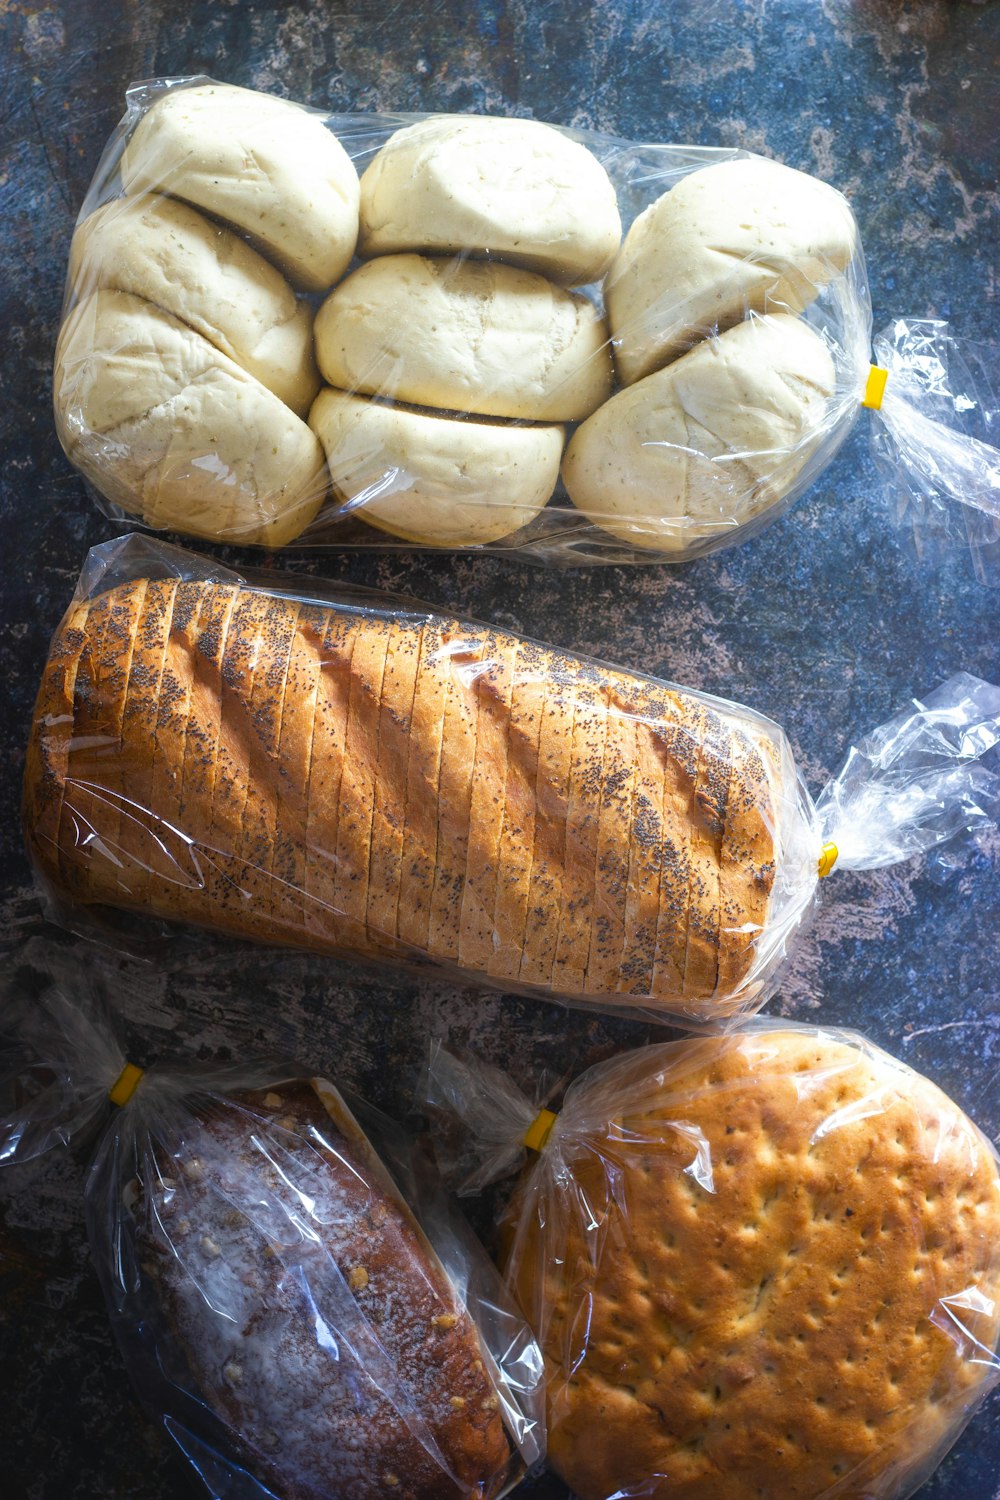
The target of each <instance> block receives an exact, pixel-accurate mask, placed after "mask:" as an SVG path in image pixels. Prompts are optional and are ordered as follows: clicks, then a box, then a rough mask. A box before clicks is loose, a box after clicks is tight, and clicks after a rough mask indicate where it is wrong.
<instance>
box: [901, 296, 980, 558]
mask: <svg viewBox="0 0 1000 1500" xmlns="http://www.w3.org/2000/svg"><path fill="white" fill-rule="evenodd" d="M875 357H876V359H878V361H879V363H880V364H881V365H883V366H884V367H885V368H886V370H887V371H888V376H889V378H888V383H887V386H886V392H885V399H884V401H883V403H882V410H881V413H880V415H881V419H882V420H881V421H880V422H876V423H875V424H874V425H873V427H872V450H873V453H874V456H875V462H876V467H877V468H878V470H879V473H880V475H881V477H882V480H883V483H884V485H885V488H886V493H887V495H888V498H889V502H890V506H891V508H892V511H893V513H894V518H895V520H896V523H897V525H899V526H900V527H901V528H903V530H904V533H905V532H906V531H908V532H909V533H910V536H911V540H912V544H913V548H914V550H915V552H916V554H917V557H918V559H919V560H920V561H924V560H925V559H930V560H931V561H936V560H938V559H939V558H941V557H943V556H945V555H947V554H949V553H952V552H956V551H958V552H964V551H968V552H970V553H971V555H972V560H973V564H974V566H975V570H976V574H977V576H978V578H979V579H980V581H981V582H983V583H990V584H995V583H996V582H998V581H1000V568H998V566H997V563H998V560H1000V547H998V542H1000V449H998V446H997V441H998V434H1000V407H998V404H997V399H996V396H995V394H994V391H993V377H992V375H991V365H990V359H989V355H988V353H987V350H986V349H985V348H984V347H983V346H981V345H978V344H976V343H974V342H972V341H971V340H961V339H956V338H955V337H954V336H953V335H952V334H951V332H950V330H949V328H948V325H947V323H943V322H941V321H940V320H938V319H924V320H919V319H916V320H915V319H909V320H907V319H898V320H897V321H896V322H895V323H893V324H891V325H890V327H888V328H886V329H885V330H883V332H882V333H881V334H879V336H878V337H877V338H876V340H875ZM900 455H905V457H906V462H905V463H901V462H900Z"/></svg>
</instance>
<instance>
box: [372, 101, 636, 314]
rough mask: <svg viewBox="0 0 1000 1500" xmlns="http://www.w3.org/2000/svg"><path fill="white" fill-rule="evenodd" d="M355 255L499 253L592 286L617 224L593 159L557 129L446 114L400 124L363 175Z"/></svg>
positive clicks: (617, 233)
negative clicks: (359, 229)
mask: <svg viewBox="0 0 1000 1500" xmlns="http://www.w3.org/2000/svg"><path fill="white" fill-rule="evenodd" d="M360 212H361V234H360V239H359V242H358V254H359V255H362V256H365V257H366V258H367V257H368V256H372V255H394V254H396V253H397V252H399V251H401V250H420V251H425V252H428V253H430V254H435V255H439V254H442V253H443V254H448V255H456V254H467V255H479V256H485V255H488V256H490V257H495V258H496V259H498V260H505V261H509V262H510V263H511V264H512V265H517V266H524V267H525V268H526V269H527V270H529V271H538V272H540V273H541V274H542V275H543V276H548V277H550V278H551V279H552V280H553V281H558V282H561V283H562V284H563V285H565V286H576V285H579V284H582V283H583V282H587V281H596V280H597V279H598V278H599V277H601V276H603V275H604V273H605V271H606V270H607V269H608V267H609V265H610V264H611V261H612V258H613V257H614V255H615V253H616V252H617V250H618V246H619V242H620V240H621V219H620V218H619V215H618V203H617V199H616V197H615V190H614V188H613V187H612V185H611V179H610V178H609V177H608V174H607V172H606V171H605V170H604V168H603V167H602V166H601V164H600V162H599V161H598V160H597V157H596V156H594V155H593V154H592V152H590V151H588V150H587V148H586V146H581V145H580V144H579V143H578V142H577V141H573V140H570V138H569V137H568V136H566V135H563V134H562V133H561V132H560V131H558V130H555V129H554V128H553V127H552V126H551V125H543V124H542V123H541V122H540V121H538V120H511V119H505V118H502V117H501V116H498V115H438V116H435V117H433V118H431V119H427V120H420V121H419V122H418V123H417V124H416V125H408V126H406V127H405V129H403V130H397V131H396V133H395V135H392V136H390V137H389V139H388V141H387V142H386V143H385V145H384V146H383V147H382V149H381V151H379V153H378V155H377V156H376V157H375V159H374V160H373V161H372V164H371V166H370V167H368V169H367V171H366V172H365V173H364V175H363V176H362V179H361V210H360Z"/></svg>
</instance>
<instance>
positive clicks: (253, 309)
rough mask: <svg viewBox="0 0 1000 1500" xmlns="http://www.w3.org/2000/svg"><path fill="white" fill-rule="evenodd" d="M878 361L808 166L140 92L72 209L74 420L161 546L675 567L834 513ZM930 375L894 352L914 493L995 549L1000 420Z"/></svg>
mask: <svg viewBox="0 0 1000 1500" xmlns="http://www.w3.org/2000/svg"><path fill="white" fill-rule="evenodd" d="M919 326H920V327H921V328H922V329H924V333H923V335H922V337H923V338H924V340H925V341H926V340H927V338H928V337H929V338H930V339H931V342H932V343H933V344H937V343H940V344H941V347H942V348H943V347H944V345H945V344H946V343H947V341H948V335H947V331H946V330H945V329H944V328H943V325H936V327H937V332H936V333H935V334H933V335H928V334H927V333H926V328H927V325H919ZM870 346H871V314H870V307H869V296H868V285H867V279H866V275H865V268H864V260H863V256H862V252H861V243H860V236H859V233H858V228H857V225H856V223H855V221H854V217H853V215H852V213H851V210H850V207H849V206H848V204H847V202H846V200H845V199H844V198H843V197H842V196H841V195H840V194H839V193H838V192H837V191H836V190H835V189H834V188H833V187H831V186H829V185H828V184H826V183H823V182H821V181H819V180H818V179H816V178H814V177H810V176H808V175H807V174H805V173H803V172H798V171H795V170H793V169H792V168H791V167H787V166H783V165H782V164H780V163H778V162H773V161H767V160H764V159H763V158H760V157H756V156H752V155H750V154H749V153H747V152H744V151H736V150H714V149H708V148H704V147H696V146H655V145H640V144H637V143H635V142H630V141H626V140H621V139H617V138H614V137H611V136H605V135H599V134H596V133H594V132H588V131H579V130H567V129H562V128H559V127H555V126H552V125H547V124H543V123H541V122H539V121H536V120H523V119H507V118H501V117H497V116H486V115H360V114H356V115H351V114H332V115H327V114H323V113H321V112H319V111H315V110H309V109H306V108H304V107H302V106H300V105H298V104H294V103H291V102H289V101H287V100H284V99H279V98H275V97H273V96H271V95H267V94H257V93H254V92H253V91H252V90H249V89H242V88H236V87H233V86H232V85H229V84H225V83H217V82H213V81H212V80H211V79H205V78H179V79H172V80H158V81H156V82H153V83H145V84H137V85H135V86H133V87H132V88H131V89H130V90H129V91H128V95H127V113H126V115H125V118H124V119H123V121H122V122H121V124H120V126H119V127H118V130H117V131H116V133H115V135H114V136H113V137H112V140H111V142H110V144H109V146H108V148H107V150H106V151H105V154H104V157H103V159H102V161H101V164H100V166H99V168H98V171H97V174H96V176H95V178H94V181H93V183H92V185H91V188H90V191H89V193H88V195H87V198H86V200H85V202H84V204H83V207H82V209H81V212H80V218H79V221H78V225H77V229H76V233H75V235H74V239H73V244H72V247H71V251H70V264H69V275H68V280H67V289H66V301H65V308H64V321H63V326H62V331H61V333H60V337H59V343H58V347H57V350H56V361H55V375H54V391H55V410H56V422H57V428H58V431H59V435H60V438H61V441H62V443H63V446H64V448H65V450H66V452H67V454H68V455H69V457H70V458H71V460H72V461H73V463H75V464H76V466H77V467H78V468H79V469H80V470H81V471H82V473H83V475H84V476H85V478H86V480H87V481H88V482H89V483H90V484H91V485H92V486H93V487H94V488H95V489H96V491H97V492H98V495H99V498H100V499H101V503H102V504H103V505H104V507H105V509H106V510H108V512H109V513H110V514H112V515H114V516H116V517H123V516H126V515H127V516H130V517H132V516H134V517H138V518H140V519H141V520H142V521H143V522H144V523H145V524H146V525H148V526H150V527H153V528H160V529H169V530H172V531H176V532H183V533H186V534H187V535H189V536H195V537H204V538H207V539H209V540H213V541H225V542H242V543H248V544H253V545H259V546H265V547H270V548H275V547H284V546H288V545H291V544H293V543H295V542H296V541H298V542H301V543H304V544H306V545H308V546H316V545H330V546H337V547H345V546H349V547H378V546H381V547H400V546H407V547H447V548H460V549H470V548H482V547H489V548H491V549H493V550H499V551H502V552H505V553H507V554H510V555H514V556H517V557H526V558H535V559H538V560H541V561H546V562H553V563H574V562H575V563H581V562H582V563H594V562H616V563H620V562H652V561H667V562H679V561H683V560H685V559H688V558H692V557H696V556H698V555H700V554H702V553H706V552H710V551H712V550H714V549H716V548H718V547H722V546H728V545H731V544H733V543H735V542H738V541H741V540H743V539H745V538H747V537H749V536H751V535H753V534H754V533H755V532H756V531H758V530H759V529H760V528H761V527H762V526H763V525H765V524H767V523H768V522H769V521H771V520H773V519H774V518H775V517H776V516H779V515H781V514H782V513H783V512H784V511H785V510H786V509H787V508H788V507H789V506H790V505H791V504H792V502H793V501H794V500H795V499H796V497H797V496H798V495H800V494H801V493H802V492H803V491H804V490H805V489H806V488H808V486H809V485H811V484H812V482H813V481H814V480H815V479H816V477H817V476H818V475H819V474H820V473H821V471H822V470H823V469H824V468H825V467H826V465H827V464H828V463H829V462H830V460H831V459H832V457H833V455H834V453H835V452H836V450H837V448H838V447H839V445H840V443H841V442H842V441H843V439H844V438H845V436H846V435H847V432H848V430H849V429H850V427H851V425H852V423H853V422H854V420H855V418H856V417H857V415H858V412H859V410H860V408H861V405H862V404H866V405H869V406H878V404H879V402H880V401H881V394H882V389H883V386H884V380H885V375H886V370H885V369H884V368H882V369H875V368H874V367H872V366H871V363H870ZM879 348H880V350H881V345H880V346H879ZM926 353H927V351H926V349H916V348H910V347H903V346H902V345H900V344H899V342H898V341H897V344H896V346H895V348H894V350H893V352H892V357H891V358H889V357H888V355H887V354H886V353H885V351H884V350H882V352H881V353H880V354H879V358H880V359H882V360H883V362H884V363H885V364H887V365H888V366H889V379H890V386H889V390H890V395H891V399H890V400H889V404H888V406H887V407H886V408H885V425H884V426H883V427H882V428H881V429H880V430H879V436H878V443H879V446H880V448H881V449H885V450H888V453H889V455H890V458H889V462H888V468H889V470H890V472H891V476H892V478H891V484H890V487H891V489H892V490H893V494H894V497H895V496H896V495H898V493H899V491H900V490H901V489H902V490H904V491H910V490H912V489H914V488H916V489H917V490H918V491H919V492H920V493H921V494H926V491H927V489H928V486H929V485H931V486H933V488H934V493H935V494H936V495H937V496H938V497H939V499H940V500H941V502H942V504H943V506H944V509H945V511H946V513H947V514H948V516H949V517H950V518H951V520H950V524H951V526H952V527H953V528H954V527H961V525H962V524H963V523H962V521H961V519H960V518H962V517H965V518H966V521H965V524H966V525H968V524H971V523H970V522H969V520H968V518H969V517H970V516H973V515H976V516H981V515H982V514H983V513H984V512H985V514H986V515H987V516H989V517H992V520H993V522H994V523H995V521H996V508H995V503H993V502H991V500H990V494H991V492H992V491H994V490H995V479H996V473H997V458H996V452H995V449H994V448H991V447H990V446H989V437H988V434H987V433H986V432H985V430H984V431H976V432H971V431H970V423H969V417H968V412H969V410H970V407H969V403H970V401H971V403H972V409H973V410H976V409H978V406H979V405H980V404H981V402H980V395H979V392H978V390H977V389H976V388H973V389H972V392H971V395H970V393H969V391H968V389H967V388H966V387H964V386H959V385H954V384H950V383H949V379H948V378H947V377H945V378H942V379H938V380H937V381H936V383H935V386H934V391H933V394H931V395H928V394H927V391H926V389H925V385H921V384H920V382H925V383H926V378H927V368H928V365H927V357H926ZM986 388H988V387H983V389H986ZM948 399H951V401H952V407H951V408H950V409H949V407H948ZM942 402H943V405H942ZM904 428H915V429H916V430H917V432H918V434H919V437H918V441H917V443H916V444H914V443H913V442H912V440H911V433H910V432H909V431H908V430H907V431H904ZM977 444H978V446H977ZM970 445H971V446H970ZM984 465H985V466H986V469H987V470H988V472H989V473H991V474H992V475H993V483H992V487H991V484H990V482H989V481H988V480H986V479H984V478H982V475H981V471H982V469H983V466H984ZM970 466H971V468H972V469H974V470H976V471H977V472H980V478H979V481H978V483H977V484H976V485H975V486H973V488H972V490H971V491H970V486H969V483H968V480H969V473H970ZM897 509H898V506H897ZM925 513H926V506H924V507H922V508H921V507H911V509H910V512H909V513H908V514H912V515H913V516H914V517H917V518H918V519H919V517H920V516H923V515H924V514H925ZM978 528H979V529H978V531H976V533H975V534H976V536H977V537H980V539H981V533H982V531H983V530H984V528H985V530H986V531H989V522H988V521H985V520H980V521H979V522H978Z"/></svg>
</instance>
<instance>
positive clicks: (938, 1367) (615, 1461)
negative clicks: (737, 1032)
mask: <svg viewBox="0 0 1000 1500" xmlns="http://www.w3.org/2000/svg"><path fill="white" fill-rule="evenodd" d="M665 1051H666V1053H667V1054H668V1055H669V1056H665ZM635 1060H636V1071H635V1073H634V1074H633V1076H632V1077H631V1078H628V1079H625V1080H624V1081H623V1083H622V1091H621V1095H620V1097H619V1099H617V1100H614V1099H609V1102H608V1110H607V1121H608V1123H607V1126H604V1125H603V1124H601V1125H599V1126H595V1127H594V1128H593V1129H591V1128H590V1127H588V1128H587V1130H586V1131H585V1132H581V1134H580V1137H579V1139H578V1140H575V1139H574V1137H573V1133H572V1131H568V1132H566V1133H565V1134H564V1135H563V1137H562V1138H561V1142H560V1143H559V1144H558V1145H557V1149H558V1150H559V1151H560V1153H561V1165H560V1174H559V1178H558V1181H559V1182H560V1183H562V1182H563V1181H564V1180H566V1179H569V1180H570V1182H571V1191H569V1192H567V1193H562V1194H561V1195H560V1204H559V1206H558V1208H556V1206H555V1205H553V1204H550V1203H547V1202H546V1201H545V1200H544V1199H543V1201H542V1203H541V1204H540V1205H539V1206H538V1212H537V1213H532V1214H530V1215H528V1216H526V1217H525V1218H524V1219H523V1220H522V1221H521V1226H520V1233H519V1235H518V1238H517V1240H516V1242H515V1246H514V1255H513V1260H512V1262H511V1265H510V1268H509V1275H510V1277H511V1279H512V1281H513V1284H514V1287H515V1290H516V1292H517V1295H518V1297H519V1299H520V1302H521V1305H522V1307H523V1308H524V1309H526V1310H529V1316H530V1320H531V1321H532V1323H533V1327H534V1331H535V1333H536V1335H537V1336H539V1338H540V1342H541V1344H542V1347H543V1353H544V1355H545V1361H546V1377H547V1395H548V1405H549V1423H548V1431H549V1460H550V1462H551V1463H552V1464H553V1467H554V1468H555V1469H556V1470H557V1472H558V1473H559V1474H560V1475H561V1476H562V1478H563V1479H564V1480H565V1482H566V1483H567V1484H568V1485H569V1486H570V1487H571V1488H572V1490H573V1492H574V1494H577V1495H579V1496H580V1497H581V1500H606V1497H607V1496H608V1495H611V1494H640V1493H641V1494H642V1495H644V1496H646V1495H648V1496H649V1497H650V1500H754V1497H757V1496H759V1495H761V1494H765V1495H777V1494H780V1495H781V1496H782V1500H815V1497H816V1496H817V1495H825V1494H827V1493H830V1494H833V1493H836V1494H837V1495H840V1494H843V1495H844V1496H845V1497H851V1500H859V1497H861V1496H863V1495H864V1496H867V1495H872V1494H882V1493H883V1491H884V1486H885V1484H886V1480H887V1478H888V1476H889V1474H891V1476H892V1493H893V1494H895V1493H897V1490H898V1492H899V1493H909V1489H908V1486H907V1483H906V1482H904V1481H905V1480H906V1478H907V1476H909V1479H910V1483H911V1484H912V1483H915V1482H918V1481H919V1478H920V1477H921V1473H922V1466H924V1465H926V1464H927V1463H928V1462H933V1460H934V1458H935V1456H939V1454H940V1452H941V1451H942V1450H943V1448H945V1447H947V1446H948V1442H949V1438H950V1436H953V1435H954V1433H953V1431H952V1432H950V1431H949V1429H950V1428H951V1426H952V1424H953V1423H955V1422H956V1421H957V1420H960V1418H961V1415H962V1409H963V1407H964V1406H965V1405H966V1404H967V1403H968V1402H969V1401H970V1400H971V1399H974V1395H975V1391H976V1388H977V1386H979V1385H980V1383H981V1382H982V1380H983V1379H984V1378H985V1377H986V1376H987V1373H988V1369H989V1364H988V1362H986V1361H983V1360H982V1359H980V1360H979V1361H976V1360H975V1359H974V1358H973V1357H972V1355H971V1349H972V1345H971V1343H970V1342H969V1341H968V1340H965V1341H964V1342H963V1339H962V1337H961V1336H960V1335H959V1334H958V1333H957V1330H951V1329H950V1325H949V1326H948V1327H946V1324H945V1321H944V1320H943V1319H942V1317H941V1316H940V1312H939V1313H938V1316H937V1317H932V1314H934V1313H935V1309H942V1307H943V1305H944V1302H945V1299H948V1298H953V1299H960V1301H959V1302H958V1303H957V1305H956V1318H957V1321H958V1322H959V1323H961V1324H962V1325H964V1326H965V1327H967V1328H969V1330H970V1332H971V1334H972V1336H973V1337H974V1338H977V1339H978V1340H979V1341H980V1342H981V1345H982V1346H983V1347H984V1348H986V1349H993V1348H995V1347H996V1344H997V1339H998V1336H1000V1252H998V1246H1000V1178H998V1173H997V1166H996V1162H995V1159H994V1157H993V1155H992V1154H991V1151H990V1148H989V1146H988V1144H987V1143H986V1142H985V1141H984V1139H983V1138H982V1137H981V1136H980V1135H979V1134H978V1132H977V1131H976V1130H975V1127H974V1126H973V1125H972V1124H971V1122H969V1121H968V1120H967V1119H966V1118H965V1117H964V1116H963V1115H962V1113H961V1111H960V1110H958V1108H957V1107H956V1106H955V1105H954V1104H952V1103H951V1101H950V1100H948V1099H947V1098H946V1097H945V1096H944V1095H943V1094H942V1093H941V1092H940V1091H939V1090H938V1089H936V1088H935V1087H934V1086H933V1085H932V1084H930V1083H928V1082H927V1080H925V1079H922V1078H920V1077H919V1075H917V1074H914V1073H912V1072H911V1071H910V1070H909V1069H906V1068H903V1067H902V1066H901V1065H898V1064H896V1063H894V1062H893V1061H892V1060H891V1059H889V1058H886V1057H885V1056H884V1055H877V1056H875V1057H870V1056H867V1055H866V1054H863V1053H862V1052H861V1051H860V1050H858V1049H857V1048H855V1047H854V1046H851V1045H848V1044H846V1043H843V1042H840V1041H836V1040H834V1039H832V1038H830V1037H825V1038H824V1037H817V1036H816V1035H815V1034H813V1035H809V1034H808V1033H806V1032H804V1031H803V1032H791V1031H781V1030H780V1029H779V1030H775V1031H759V1032H752V1033H749V1034H747V1035H744V1036H735V1037H730V1038H728V1039H720V1038H712V1039H709V1040H705V1041H698V1042H687V1043H682V1044H679V1045H677V1046H673V1047H670V1048H668V1049H663V1048H655V1049H650V1056H649V1062H648V1064H645V1065H644V1064H643V1058H642V1054H641V1053H639V1054H636V1058H635ZM654 1074H655V1075H657V1076H654ZM616 1105H617V1108H616ZM594 1114H595V1110H594V1109H591V1110H590V1112H589V1113H588V1116H587V1118H588V1119H591V1118H593V1117H594ZM699 1143H700V1146H699ZM696 1149H700V1153H701V1158H702V1161H701V1172H702V1174H704V1172H705V1169H706V1168H707V1166H708V1165H709V1164H710V1165H711V1171H712V1181H711V1190H709V1189H708V1187H707V1185H705V1183H704V1181H701V1182H699V1181H698V1180H696V1179H695V1177H694V1175H693V1174H692V1171H691V1168H692V1165H693V1161H694V1157H695V1151H696ZM609 1162H613V1163H614V1171H613V1174H612V1173H611V1172H610V1171H609V1168H608V1164H609ZM612 1176H613V1180H612ZM529 1201H534V1200H529ZM541 1223H544V1226H545V1227H544V1229H540V1227H539V1226H540V1224H541ZM969 1294H971V1295H969ZM977 1296H978V1297H979V1298H980V1299H983V1300H981V1301H980V1302H979V1307H980V1308H981V1309H982V1310H980V1311H976V1310H975V1309H976V1306H977V1303H976V1298H977ZM958 1306H960V1307H961V1311H958V1310H957V1307H958ZM991 1306H992V1311H989V1310H988V1309H989V1308H990V1307H991ZM880 1476H881V1480H880ZM885 1492H886V1493H888V1490H885Z"/></svg>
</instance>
